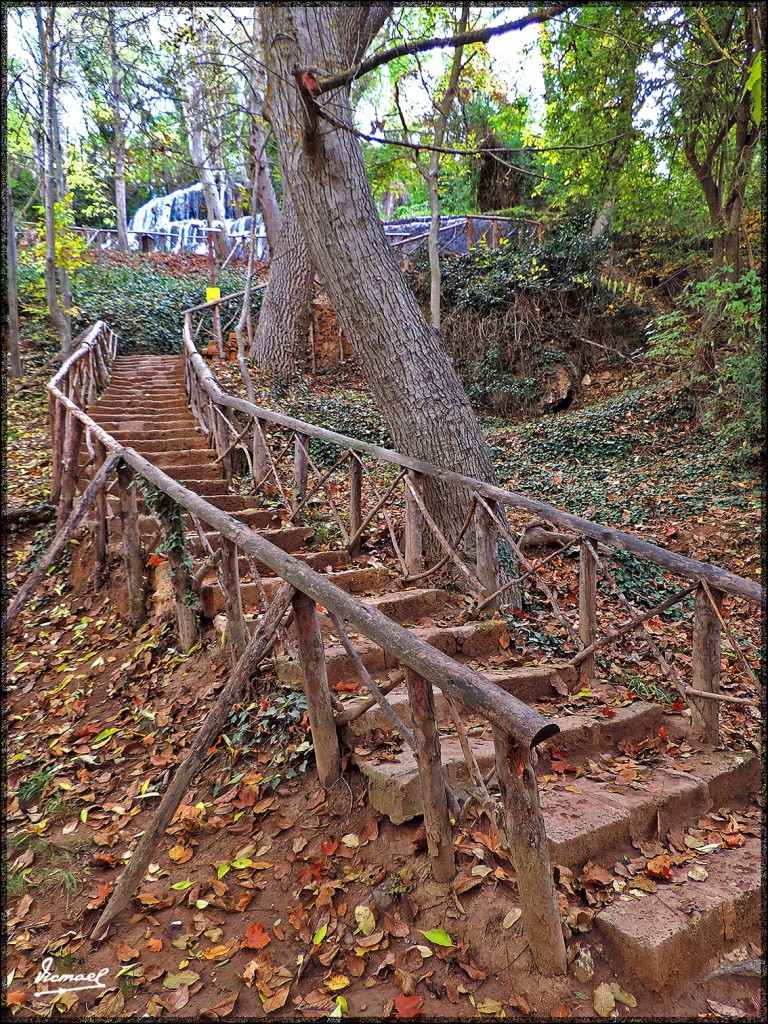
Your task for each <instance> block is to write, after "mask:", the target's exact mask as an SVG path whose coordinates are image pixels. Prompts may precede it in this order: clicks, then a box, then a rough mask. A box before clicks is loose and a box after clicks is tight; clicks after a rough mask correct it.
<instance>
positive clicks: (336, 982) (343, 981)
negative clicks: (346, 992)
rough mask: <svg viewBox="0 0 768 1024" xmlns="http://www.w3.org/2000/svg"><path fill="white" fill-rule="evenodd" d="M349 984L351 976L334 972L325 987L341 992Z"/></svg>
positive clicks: (329, 990) (330, 990)
mask: <svg viewBox="0 0 768 1024" xmlns="http://www.w3.org/2000/svg"><path fill="white" fill-rule="evenodd" d="M347 985H349V978H347V977H346V975H344V974H332V975H331V976H330V978H329V979H328V981H326V983H325V988H326V990H327V991H328V992H341V990H342V989H343V988H346V987H347Z"/></svg>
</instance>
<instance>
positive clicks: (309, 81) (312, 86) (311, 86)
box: [301, 71, 319, 607]
mask: <svg viewBox="0 0 768 1024" xmlns="http://www.w3.org/2000/svg"><path fill="white" fill-rule="evenodd" d="M301 84H302V86H303V87H304V88H305V89H306V90H307V92H308V93H309V95H310V96H311V97H312V98H313V99H314V97H315V96H317V90H318V88H319V83H318V81H317V79H316V78H315V76H314V75H313V74H311V73H310V72H309V71H305V72H304V73H303V74H302V76H301ZM318 607H319V606H318Z"/></svg>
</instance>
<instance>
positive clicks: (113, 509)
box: [107, 495, 280, 537]
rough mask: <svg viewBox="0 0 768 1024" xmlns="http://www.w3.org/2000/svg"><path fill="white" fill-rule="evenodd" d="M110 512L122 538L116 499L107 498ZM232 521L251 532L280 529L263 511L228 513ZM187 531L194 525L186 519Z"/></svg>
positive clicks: (141, 518) (277, 521) (275, 519)
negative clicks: (235, 520) (243, 524)
mask: <svg viewBox="0 0 768 1024" xmlns="http://www.w3.org/2000/svg"><path fill="white" fill-rule="evenodd" d="M107 503H108V505H109V512H110V516H111V519H110V522H112V523H114V524H115V530H114V533H115V535H116V536H118V537H119V536H122V532H121V529H120V501H119V499H118V498H116V497H113V496H112V495H110V496H109V498H108V499H107ZM229 514H230V515H231V516H232V518H233V519H237V520H238V522H240V523H245V524H246V526H250V527H251V529H252V530H269V529H273V530H276V529H279V528H280V517H279V516H275V514H274V513H273V512H270V511H268V510H263V509H242V510H240V511H233V512H230V513H229ZM145 521H146V522H148V523H154V519H152V517H151V516H147V515H143V514H140V515H139V523H140V524H141V523H143V522H145ZM187 522H188V524H189V529H190V530H192V529H194V525H193V523H192V520H191V519H189V518H188V519H187Z"/></svg>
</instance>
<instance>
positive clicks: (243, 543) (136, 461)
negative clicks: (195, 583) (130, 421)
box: [48, 383, 560, 749]
mask: <svg viewBox="0 0 768 1024" xmlns="http://www.w3.org/2000/svg"><path fill="white" fill-rule="evenodd" d="M48 389H49V391H50V392H51V394H53V395H54V396H55V397H56V399H57V400H58V401H60V402H62V404H63V405H64V406H65V407H66V408H67V409H68V410H69V412H71V413H72V414H73V415H74V416H76V417H77V419H78V420H80V422H81V423H82V424H83V426H84V427H86V428H87V429H88V430H90V431H91V433H92V434H93V435H94V436H95V437H97V438H98V439H99V440H100V441H101V442H102V444H104V445H105V447H107V448H108V449H109V450H110V451H113V452H118V453H119V454H120V456H121V458H122V459H123V460H124V461H125V462H126V463H127V464H128V465H129V466H130V467H131V468H132V469H133V470H134V471H135V472H137V473H140V474H141V476H142V477H144V479H145V480H148V481H149V482H150V483H152V484H154V485H155V486H156V487H158V488H159V489H160V490H161V491H163V493H164V494H167V495H168V497H170V498H172V499H173V501H174V502H176V503H177V504H178V505H180V506H181V507H182V508H184V509H185V510H186V511H187V512H189V513H191V514H193V515H196V516H197V517H198V518H199V519H201V520H202V521H203V522H205V523H207V524H208V525H209V526H212V527H213V528H214V529H215V530H217V531H218V532H219V533H220V534H221V535H222V536H224V537H226V538H227V539H228V540H230V541H232V542H233V543H234V544H236V545H237V547H238V548H241V549H242V550H243V551H244V552H245V553H246V554H247V555H250V556H252V557H254V558H256V559H258V560H259V561H260V562H263V563H264V565H267V566H268V567H269V568H270V569H271V570H272V571H273V572H275V573H276V574H277V575H278V576H280V577H281V578H282V579H284V580H285V581H287V582H288V583H290V584H292V586H294V587H295V588H296V589H297V590H300V591H301V592H302V593H304V594H307V595H308V596H309V597H311V598H312V599H313V600H314V601H316V602H317V603H318V604H322V605H323V606H324V607H325V608H329V609H330V610H331V611H332V612H334V613H335V614H336V615H338V616H339V617H340V618H342V619H344V621H345V622H348V623H349V624H350V626H351V627H352V628H353V630H354V631H355V632H357V633H360V634H361V635H363V636H365V637H367V638H368V639H369V640H372V641H373V642H374V643H376V644H378V645H379V646H380V647H382V648H383V649H384V650H385V651H388V652H389V653H390V654H392V655H393V656H394V657H395V658H397V660H398V661H401V662H402V663H403V664H404V665H407V666H408V667H409V668H411V669H413V670H414V671H415V672H417V673H418V674H419V675H421V676H423V677H424V678H425V679H428V680H429V681H430V682H432V683H433V684H434V685H436V686H439V687H441V688H442V689H444V690H447V691H448V692H449V693H451V694H452V695H454V696H455V697H457V698H458V699H459V700H461V701H463V703H465V704H467V705H468V706H470V707H472V708H476V709H477V710H479V711H482V713H483V714H484V715H485V716H486V717H487V718H488V720H489V721H490V722H491V723H492V724H493V725H495V726H497V727H500V728H501V729H503V730H504V731H505V732H507V733H509V734H510V735H512V736H513V737H514V738H515V740H516V741H517V742H518V743H522V744H523V745H524V746H525V747H526V748H528V749H531V748H533V747H534V746H536V745H537V744H539V743H542V742H543V741H544V740H545V739H549V738H550V737H551V736H555V735H557V733H558V732H559V731H560V729H559V726H557V724H556V723H554V722H550V721H548V720H547V719H546V718H545V717H544V716H543V715H541V714H539V712H538V711H536V710H535V709H533V708H531V707H529V706H528V705H527V704H524V703H523V702H522V701H520V700H518V699H517V698H516V697H513V696H512V695H511V694H508V693H506V692H505V691H504V690H501V689H500V688H499V687H497V686H496V685H494V684H493V683H492V682H490V681H489V680H487V679H486V678H485V677H484V676H482V675H481V674H480V673H479V672H475V671H474V670H472V669H470V668H468V667H467V666H465V665H462V664H460V663H459V662H456V661H454V660H453V658H451V657H450V656H449V655H447V654H444V653H443V652H442V651H438V650H437V649H436V648H434V647H430V645H429V644H427V643H426V642H425V641H424V640H421V639H420V638H419V637H417V636H414V635H413V634H412V633H411V632H409V631H408V630H407V629H405V627H403V626H400V625H399V624H398V623H396V622H393V621H392V620H391V619H390V618H388V617H387V616H386V615H384V613H383V612H380V611H379V610H378V609H377V608H374V607H371V606H369V605H365V604H363V602H362V601H360V600H359V599H358V598H356V597H354V596H353V595H352V594H348V593H347V592H346V591H344V590H341V588H340V587H337V586H336V584H335V583H332V582H330V581H329V580H328V579H327V578H326V577H324V576H322V575H321V574H320V573H317V572H315V571H314V569H311V568H310V567H309V566H308V565H305V563H304V562H301V561H300V560H299V559H298V558H294V557H293V556H292V555H289V554H287V553H286V552H285V551H283V550H282V549H281V548H278V547H276V546H275V545H274V544H272V543H271V542H270V541H268V540H266V539H265V538H264V537H261V536H259V534H257V533H254V531H253V530H251V529H250V528H249V527H248V526H246V525H245V524H244V523H241V522H239V521H238V520H237V519H233V518H232V516H230V515H228V514H227V513H226V512H222V510H221V509H218V508H216V507H215V506H214V505H211V504H210V503H209V502H207V501H206V500H205V498H202V497H200V495H198V494H195V493H194V492H193V491H190V490H188V489H187V488H186V487H184V485H183V484H180V483H179V482H178V481H177V480H174V479H173V478H172V477H170V476H168V475H167V474H166V473H164V472H163V471H162V470H161V469H158V467H157V466H155V465H153V464H152V463H151V462H148V461H147V460H146V459H145V458H143V457H142V456H141V455H139V453H138V452H137V451H134V449H132V448H126V447H124V446H123V445H121V444H120V443H119V442H118V441H117V440H116V439H115V438H113V437H112V436H111V435H110V434H109V433H107V431H105V430H104V429H103V428H102V427H100V426H99V425H98V424H97V423H96V422H95V421H94V420H92V419H91V417H90V416H88V414H87V413H85V412H83V411H82V410H81V409H80V408H79V407H78V406H77V405H76V404H75V403H74V402H72V401H71V400H70V399H69V398H67V396H66V395H64V394H63V393H62V392H61V391H59V390H58V388H56V387H55V386H54V385H53V384H52V383H50V384H49V385H48Z"/></svg>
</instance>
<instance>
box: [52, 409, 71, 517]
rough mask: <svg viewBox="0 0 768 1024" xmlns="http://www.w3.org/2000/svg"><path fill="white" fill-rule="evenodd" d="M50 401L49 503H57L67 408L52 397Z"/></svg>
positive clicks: (59, 492) (59, 493)
mask: <svg viewBox="0 0 768 1024" xmlns="http://www.w3.org/2000/svg"><path fill="white" fill-rule="evenodd" d="M52 401H53V402H54V408H53V423H52V429H51V440H52V444H51V504H52V505H58V503H59V498H60V496H61V459H62V454H63V451H64V432H65V430H66V423H67V410H66V407H65V405H64V403H63V402H58V401H56V400H55V399H53V398H52Z"/></svg>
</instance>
